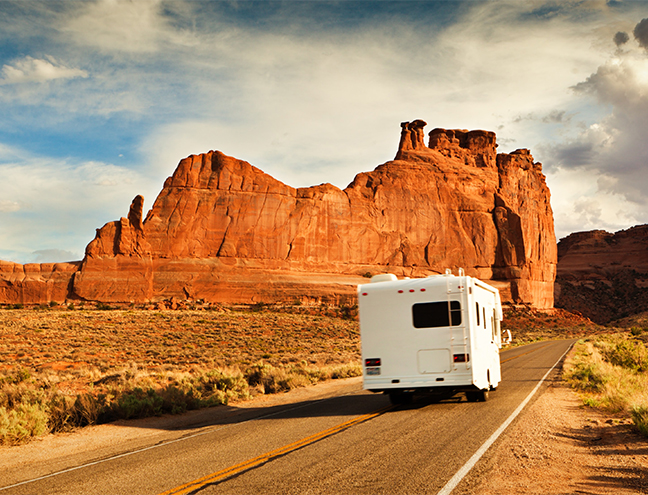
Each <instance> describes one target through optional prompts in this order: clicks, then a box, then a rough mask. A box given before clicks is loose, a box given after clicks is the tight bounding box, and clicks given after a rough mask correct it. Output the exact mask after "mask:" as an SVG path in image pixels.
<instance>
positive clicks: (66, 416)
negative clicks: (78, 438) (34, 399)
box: [46, 394, 75, 433]
mask: <svg viewBox="0 0 648 495" xmlns="http://www.w3.org/2000/svg"><path fill="white" fill-rule="evenodd" d="M46 410H47V426H48V428H49V430H50V431H52V432H54V433H56V432H59V431H65V430H68V429H70V428H71V427H73V426H74V420H75V417H74V416H75V415H74V399H72V397H66V396H65V395H62V394H53V395H52V396H51V397H50V398H49V400H48V401H47V409H46Z"/></svg>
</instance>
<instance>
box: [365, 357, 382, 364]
mask: <svg viewBox="0 0 648 495" xmlns="http://www.w3.org/2000/svg"><path fill="white" fill-rule="evenodd" d="M365 366H380V358H369V359H365Z"/></svg>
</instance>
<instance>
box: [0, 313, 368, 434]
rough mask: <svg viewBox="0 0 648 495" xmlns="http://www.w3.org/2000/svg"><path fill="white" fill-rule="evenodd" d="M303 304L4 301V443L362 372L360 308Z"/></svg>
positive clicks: (0, 371) (0, 331)
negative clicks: (280, 307) (27, 304)
mask: <svg viewBox="0 0 648 495" xmlns="http://www.w3.org/2000/svg"><path fill="white" fill-rule="evenodd" d="M294 311H295V312H297V313H311V314H295V313H288V312H281V311H271V310H268V309H267V308H263V307H255V308H238V309H237V308H229V309H228V308H220V309H217V310H212V311H199V310H195V311H191V310H187V311H137V310H103V311H98V310H68V309H66V308H60V307H59V308H55V309H53V308H46V307H41V308H38V309H10V310H9V309H4V310H0V443H5V444H6V443H20V442H23V441H26V440H28V439H29V438H31V437H33V436H37V435H40V434H43V433H45V432H47V431H61V430H65V429H69V428H71V427H75V426H83V425H86V424H93V423H96V422H104V421H110V420H113V419H116V418H132V417H143V416H148V415H156V414H164V413H179V412H183V411H186V410H188V409H195V408H198V407H207V406H212V405H216V404H221V403H227V402H229V401H231V400H244V399H246V398H248V397H249V396H251V395H255V394H261V393H277V392H281V391H285V390H290V389H292V388H295V387H301V386H305V385H310V384H313V383H316V382H318V381H321V380H327V379H331V378H344V377H349V376H357V375H359V374H361V367H360V361H359V355H360V351H359V333H358V324H357V321H356V320H355V319H354V318H349V317H348V313H349V312H348V311H342V312H340V310H339V309H330V310H329V309H328V308H295V309H294ZM327 313H330V315H329V314H327ZM340 315H341V316H347V317H346V318H341V317H340Z"/></svg>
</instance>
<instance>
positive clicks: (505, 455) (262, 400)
mask: <svg viewBox="0 0 648 495" xmlns="http://www.w3.org/2000/svg"><path fill="white" fill-rule="evenodd" d="M359 386H360V378H351V379H347V380H339V381H331V382H325V383H322V384H319V385H316V386H314V387H308V388H306V389H297V390H293V391H292V392H290V393H286V394H280V395H276V396H261V397H258V398H256V399H253V400H252V401H248V402H245V403H239V404H236V406H237V408H253V407H270V406H272V405H277V404H280V403H291V402H298V401H301V400H312V399H316V398H318V399H319V398H322V397H326V396H332V395H337V394H339V393H353V391H354V390H357V389H358V387H359ZM542 390H543V393H541V394H539V395H537V396H536V397H535V399H534V400H533V401H532V402H531V403H530V404H529V405H527V407H526V408H525V410H524V411H523V412H522V414H520V416H519V417H518V418H517V419H516V420H515V421H514V423H513V424H512V425H511V426H510V427H509V428H508V429H507V431H506V432H504V434H503V435H502V436H501V437H500V439H499V440H498V441H497V442H496V443H495V444H494V445H493V446H492V447H491V449H489V451H488V452H487V453H486V454H485V456H484V457H483V458H482V459H481V460H480V462H479V463H478V464H477V465H476V466H475V468H474V469H473V470H472V471H471V472H470V473H469V475H468V476H467V478H466V479H465V480H464V481H463V482H462V483H461V484H460V485H459V486H458V487H457V488H456V489H455V491H454V493H455V494H480V495H495V494H497V495H509V494H511V495H512V494H515V495H518V494H521V493H524V494H542V495H549V494H551V495H553V494H562V493H570V494H572V493H588V494H597V495H598V494H609V493H614V494H619V495H625V494H639V493H648V439H646V438H644V437H641V436H639V435H638V434H637V433H636V432H635V431H634V430H633V428H632V425H631V423H630V422H629V421H628V420H622V419H620V418H617V417H613V416H609V415H606V414H604V413H602V412H599V411H596V410H592V409H586V408H583V407H581V406H580V400H579V398H578V396H577V395H576V393H574V392H573V391H572V390H571V389H570V388H568V387H567V386H565V385H564V384H562V383H561V381H560V378H559V377H556V378H554V379H553V381H550V382H549V383H548V385H547V387H546V388H543V389H542ZM495 397H496V396H495ZM217 409H219V408H217ZM219 410H220V411H222V414H227V408H222V409H219ZM212 411H214V410H212ZM208 414H209V412H208V411H206V410H203V411H194V412H193V413H189V415H185V416H184V417H163V418H149V419H146V420H138V421H122V422H118V423H117V424H110V425H100V426H94V427H90V428H84V429H82V430H78V431H76V432H73V433H67V434H59V435H49V436H47V437H45V438H43V439H42V440H38V441H35V442H33V443H31V444H28V445H23V446H20V447H2V448H0V466H2V467H3V468H7V469H10V468H12V467H13V468H17V467H18V466H20V465H25V464H27V465H30V464H31V465H32V466H34V465H37V464H39V463H43V462H44V461H46V460H48V459H51V458H52V457H53V456H57V455H59V456H60V455H62V454H63V453H65V456H66V457H67V456H70V455H73V454H74V453H75V452H76V453H78V454H79V456H80V458H79V460H81V458H82V457H83V453H84V452H91V451H92V450H93V449H95V448H99V449H102V450H103V452H104V455H105V456H110V455H111V453H112V454H115V453H117V452H118V451H119V450H120V449H122V448H123V447H124V445H125V444H128V445H130V448H136V447H137V445H136V443H139V442H142V445H146V444H149V443H150V442H151V441H153V443H155V442H156V441H163V440H164V439H163V438H156V437H157V436H158V435H159V434H161V433H160V432H161V431H162V429H164V430H166V431H167V432H168V431H169V429H171V430H173V429H175V428H178V430H176V431H175V433H174V436H175V435H177V436H182V434H185V433H186V432H187V431H186V430H185V431H183V427H182V423H183V422H184V423H187V422H191V421H193V422H194V424H195V423H200V422H201V421H202V419H201V418H202V416H205V415H208ZM212 414H213V412H212ZM144 423H146V424H144ZM143 426H145V427H143ZM133 442H135V443H133ZM113 449H114V450H113ZM111 451H112V452H111ZM50 467H53V466H50ZM61 467H63V466H61ZM34 474H35V473H34Z"/></svg>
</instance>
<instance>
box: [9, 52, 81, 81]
mask: <svg viewBox="0 0 648 495" xmlns="http://www.w3.org/2000/svg"><path fill="white" fill-rule="evenodd" d="M76 77H83V78H86V77H88V73H87V72H86V71H84V70H81V69H74V68H70V67H66V66H64V65H62V64H60V63H58V62H57V61H56V60H55V59H54V58H52V57H49V58H48V60H43V59H36V58H32V57H30V56H26V57H25V58H23V59H21V60H16V61H14V62H13V64H12V65H4V66H3V67H2V78H0V84H20V83H28V82H36V83H43V82H47V81H53V80H55V79H74V78H76Z"/></svg>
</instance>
